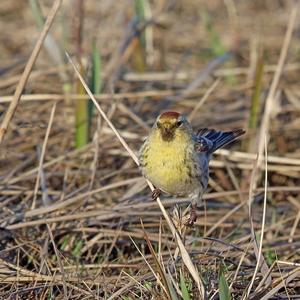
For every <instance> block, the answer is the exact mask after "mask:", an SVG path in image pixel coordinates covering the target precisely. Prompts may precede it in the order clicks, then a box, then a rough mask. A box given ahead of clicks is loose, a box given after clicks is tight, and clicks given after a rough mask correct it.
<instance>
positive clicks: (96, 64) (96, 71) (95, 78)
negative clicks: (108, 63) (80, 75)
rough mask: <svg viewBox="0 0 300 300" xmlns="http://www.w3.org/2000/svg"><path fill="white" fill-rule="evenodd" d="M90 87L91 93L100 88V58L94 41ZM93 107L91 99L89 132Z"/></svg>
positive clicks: (95, 92)
mask: <svg viewBox="0 0 300 300" xmlns="http://www.w3.org/2000/svg"><path fill="white" fill-rule="evenodd" d="M90 88H91V91H92V93H93V94H99V93H100V92H101V89H102V60H101V55H100V52H99V51H98V49H97V45H96V42H95V41H94V42H93V52H92V76H91V81H90ZM93 109H94V104H93V101H92V100H89V102H88V124H89V133H90V130H91V125H92V117H93Z"/></svg>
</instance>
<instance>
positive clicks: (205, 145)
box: [196, 128, 245, 154]
mask: <svg viewBox="0 0 300 300" xmlns="http://www.w3.org/2000/svg"><path fill="white" fill-rule="evenodd" d="M244 133H245V131H244V130H243V129H236V130H233V131H216V130H215V129H208V128H201V129H200V130H198V132H197V134H196V150H197V151H199V152H208V153H209V154H211V153H213V152H215V151H216V150H218V149H219V148H221V147H223V146H225V145H227V144H229V143H231V142H233V141H234V140H235V139H237V138H238V137H239V136H241V135H243V134H244ZM197 145H200V146H197ZM197 147H198V149H197Z"/></svg>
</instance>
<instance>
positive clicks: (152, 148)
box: [138, 111, 245, 226]
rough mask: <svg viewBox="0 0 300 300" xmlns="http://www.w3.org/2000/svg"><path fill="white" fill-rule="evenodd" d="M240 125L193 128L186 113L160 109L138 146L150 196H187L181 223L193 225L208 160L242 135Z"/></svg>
mask: <svg viewBox="0 0 300 300" xmlns="http://www.w3.org/2000/svg"><path fill="white" fill-rule="evenodd" d="M244 133H245V131H244V130H243V129H236V130H232V131H217V130H215V129H209V128H201V129H199V130H198V131H194V130H193V128H192V126H191V124H190V123H189V121H188V119H187V117H186V116H184V115H183V114H180V113H178V112H176V111H166V112H163V113H161V114H160V115H159V116H158V117H157V119H156V121H155V123H154V125H153V127H152V128H151V130H150V132H149V135H148V137H147V138H146V140H145V141H144V143H143V145H142V146H141V148H140V151H139V154H138V158H139V167H140V170H141V172H142V175H143V176H144V177H145V178H146V179H148V180H149V181H150V182H151V183H152V184H153V185H154V187H155V189H154V191H153V192H152V198H153V199H156V198H157V197H158V196H159V195H160V194H161V192H163V193H166V194H168V195H173V196H183V197H188V198H189V199H190V201H191V209H190V216H189V218H188V220H187V222H186V224H185V225H187V226H193V224H194V222H196V220H197V214H196V210H197V207H198V205H199V204H200V203H201V200H202V196H203V193H204V192H205V190H206V188H207V185H208V179H209V161H210V159H211V157H212V154H213V153H214V152H215V151H216V150H217V149H219V148H221V147H224V146H225V145H227V144H229V143H231V142H233V141H234V140H236V139H237V138H238V137H240V136H241V135H243V134H244Z"/></svg>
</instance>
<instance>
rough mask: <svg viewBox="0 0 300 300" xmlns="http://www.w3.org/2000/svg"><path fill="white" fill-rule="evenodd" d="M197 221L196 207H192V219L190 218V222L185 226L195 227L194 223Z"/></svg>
mask: <svg viewBox="0 0 300 300" xmlns="http://www.w3.org/2000/svg"><path fill="white" fill-rule="evenodd" d="M196 221H197V212H196V207H195V206H192V207H191V212H190V217H189V218H188V220H187V221H186V223H185V226H188V227H193V226H194V223H195V222H196Z"/></svg>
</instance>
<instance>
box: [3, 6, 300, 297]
mask: <svg viewBox="0 0 300 300" xmlns="http://www.w3.org/2000/svg"><path fill="white" fill-rule="evenodd" d="M29 2H30V1H29ZM33 2H35V1H31V3H33ZM53 2H54V1H46V0H43V1H39V3H40V5H41V11H42V13H43V15H44V16H45V19H46V17H47V16H48V14H49V11H50V10H51V5H53ZM56 2H59V1H56ZM76 2H80V1H77V0H76ZM133 2H134V1H94V0H88V1H84V4H83V7H84V13H83V16H82V17H81V21H78V20H77V19H76V13H75V15H74V12H72V13H71V11H72V9H71V8H72V7H71V6H72V4H71V2H70V1H65V2H63V4H62V5H61V6H60V7H59V9H58V13H57V15H56V16H55V18H54V22H53V24H52V26H51V30H50V34H51V39H50V41H49V38H48V39H47V40H46V42H45V43H44V47H43V48H42V49H41V51H40V53H39V55H38V58H37V61H36V63H35V65H34V67H33V68H32V70H30V72H29V80H28V82H27V84H26V85H25V88H24V89H23V88H22V93H21V94H22V96H21V101H20V102H19V103H17V104H18V105H17V110H16V112H15V114H14V115H13V118H12V119H11V120H9V123H8V130H7V132H5V136H4V140H3V141H2V144H1V146H0V147H1V148H0V157H1V161H0V179H1V181H0V226H1V228H0V298H1V299H124V300H125V299H126V300H129V299H185V300H186V299H200V291H201V289H202V288H203V287H204V288H205V291H206V292H205V293H206V296H207V299H224V300H227V299H300V280H299V278H300V252H299V249H300V229H299V220H300V199H299V194H300V193H299V192H300V179H299V178H300V152H299V146H300V135H299V129H300V123H299V117H300V114H299V108H300V90H299V87H298V83H299V82H298V81H299V72H300V64H299V63H298V57H299V37H298V34H297V29H298V27H299V17H300V14H298V16H297V12H298V9H299V7H298V5H296V4H294V2H292V1H286V2H283V1H232V0H224V1H221V0H220V1H217V0H214V1H196V0H188V1H159V0H155V1H149V2H150V8H149V7H148V13H149V9H150V12H151V15H150V17H149V16H148V19H147V18H146V19H145V20H144V21H143V20H142V21H141V20H140V21H139V22H137V20H136V18H135V9H134V4H133ZM141 2H147V3H148V1H141ZM206 2H208V3H206ZM295 3H296V2H295ZM78 7H80V5H79V6H78ZM136 11H137V10H136ZM0 12H1V19H0V24H1V26H2V27H1V28H4V30H2V31H1V34H0V41H1V42H0V53H1V55H0V76H1V77H0V87H1V91H0V95H1V96H0V124H1V128H3V120H4V115H5V114H6V112H7V111H9V104H10V103H11V102H12V101H14V99H15V98H14V97H13V96H12V95H13V94H14V92H15V90H16V87H17V86H18V85H20V78H21V75H22V72H23V70H24V67H25V65H26V63H28V58H29V56H30V54H31V52H32V49H33V48H34V46H35V43H36V41H37V39H38V36H39V33H40V32H41V31H42V29H43V24H44V22H42V23H40V25H38V24H39V22H36V17H38V15H37V13H36V12H35V11H34V10H33V8H32V6H30V5H29V3H28V2H27V1H9V0H2V1H1V3H0ZM74 18H75V19H74ZM43 21H44V20H43ZM74 22H75V24H76V22H82V24H81V25H82V30H83V31H82V32H81V34H82V36H81V37H80V38H79V37H78V36H77V37H76V30H74V28H73V27H72V26H73V25H74ZM149 28H150V29H151V30H150V31H149V30H148V29H149ZM147 30H148V31H147ZM149 32H150V33H149ZM137 37H144V38H145V40H146V42H145V45H144V44H143V42H142V38H141V39H138V38H137ZM78 39H81V41H80V47H81V49H80V51H79V50H78ZM93 42H95V43H96V48H97V51H99V53H100V54H101V66H98V67H97V68H96V72H97V73H101V80H102V83H101V90H98V91H97V90H95V89H93V86H92V84H91V83H90V82H91V78H92V73H93V66H94V63H93V59H92V56H93V54H94V52H93V51H94V50H93ZM142 46H143V47H144V49H142V50H141V49H140V48H142ZM76 47H77V48H76ZM80 47H79V48H80ZM56 50H58V53H59V54H58V56H59V58H58V57H57V56H55V55H54V57H53V55H52V56H51V53H52V54H53V53H57V52H56ZM64 51H67V52H68V53H69V54H70V56H71V58H72V60H73V61H74V62H76V63H78V60H81V63H80V64H77V66H79V67H80V68H81V69H80V70H79V71H80V72H81V74H83V77H84V80H85V81H86V82H87V83H88V85H89V87H90V88H91V90H92V91H93V93H94V94H95V99H96V100H97V101H98V103H99V105H100V109H103V114H105V117H107V118H108V119H109V120H110V121H111V122H112V124H113V125H114V126H115V128H116V129H117V131H118V133H119V134H120V136H121V139H122V138H123V139H124V141H125V142H126V143H127V144H128V147H129V148H130V149H132V150H133V154H132V155H134V153H136V151H138V149H139V147H140V145H141V144H142V141H143V138H144V137H145V136H146V135H147V131H148V129H149V128H150V127H151V126H152V124H153V121H154V120H155V117H156V116H157V114H159V112H160V111H162V110H165V109H174V110H177V111H180V112H182V113H185V114H186V115H189V116H191V118H192V123H193V125H194V126H195V128H197V127H198V128H199V127H214V128H217V129H233V128H245V129H246V130H247V136H246V137H245V138H244V140H243V141H241V142H238V143H236V144H235V145H233V146H231V147H230V148H229V149H222V150H220V151H219V152H218V153H217V154H216V155H215V157H214V160H213V161H212V163H211V181H210V186H209V190H208V192H207V193H206V194H205V196H204V199H205V201H204V203H203V206H202V207H200V208H199V210H198V214H199V216H200V217H199V219H198V221H197V223H196V224H195V226H194V228H193V229H186V228H180V229H181V230H180V234H181V239H180V240H178V238H174V235H176V233H174V228H172V224H170V222H169V221H167V222H166V220H165V217H164V215H163V213H164V212H165V211H164V209H163V208H162V207H160V206H159V205H158V204H160V203H162V204H163V206H164V208H165V210H166V211H168V212H169V214H170V215H171V216H172V217H173V220H174V215H175V216H177V217H178V215H180V213H183V210H184V208H185V206H186V204H187V203H188V199H175V198H168V197H166V196H162V199H161V202H160V201H158V203H157V202H155V201H151V196H150V193H151V192H150V189H149V188H148V187H146V183H145V181H144V179H143V178H141V175H140V172H139V170H138V167H137V166H136V165H135V163H134V161H133V160H132V158H131V157H130V153H128V151H126V150H125V148H124V147H123V146H124V145H122V144H121V143H120V141H119V139H118V138H117V136H116V134H115V132H114V131H113V130H112V129H111V127H110V126H109V125H108V123H107V122H106V121H105V119H104V118H103V117H101V114H99V111H98V110H97V109H94V112H93V118H92V121H91V122H92V125H91V130H90V141H89V143H88V144H86V145H85V146H82V147H80V148H76V143H75V135H76V134H77V129H76V127H75V125H74V124H75V110H76V109H75V102H76V101H82V100H84V101H83V103H84V102H85V100H88V99H89V97H88V96H87V95H86V94H85V92H84V90H83V89H79V88H78V84H80V81H79V79H78V74H77V73H76V72H75V71H74V68H73V66H72V64H71V63H70V62H69V61H68V59H67V57H65V54H64ZM143 51H144V52H143ZM83 69H84V71H82V70H83ZM76 85H77V87H76ZM125 146H126V145H125ZM176 203H177V204H180V205H181V206H182V207H181V208H175V211H174V205H175V204H176ZM174 223H175V225H177V223H176V220H175V222H174ZM177 227H178V228H179V227H180V226H177ZM181 240H182V243H183V244H184V247H183V248H182V247H180V241H181ZM183 244H182V246H183ZM178 246H179V248H178ZM194 271H196V274H195V272H194ZM193 272H194V273H193ZM197 276H198V277H197ZM197 278H198V282H197Z"/></svg>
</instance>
